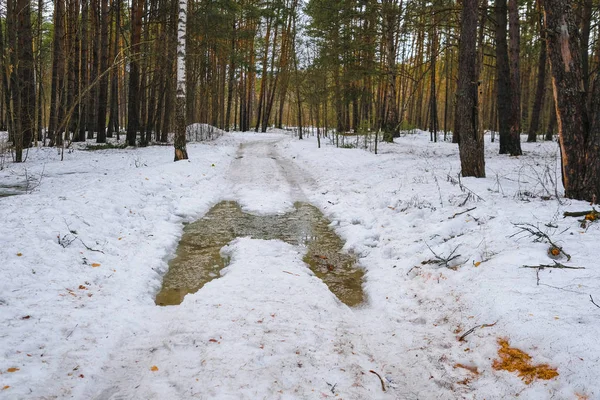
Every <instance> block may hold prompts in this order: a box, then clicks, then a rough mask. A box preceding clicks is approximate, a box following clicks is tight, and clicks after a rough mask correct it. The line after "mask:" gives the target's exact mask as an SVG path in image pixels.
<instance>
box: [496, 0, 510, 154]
mask: <svg viewBox="0 0 600 400" xmlns="http://www.w3.org/2000/svg"><path fill="white" fill-rule="evenodd" d="M495 6H496V87H497V88H498V89H497V92H496V93H497V97H498V99H497V101H496V106H497V107H498V130H499V131H500V132H499V133H500V154H509V153H510V127H511V118H510V115H511V114H512V105H511V102H512V92H511V81H510V65H509V60H508V43H507V41H506V34H507V30H506V24H507V23H508V22H507V7H506V0H496V4H495Z"/></svg>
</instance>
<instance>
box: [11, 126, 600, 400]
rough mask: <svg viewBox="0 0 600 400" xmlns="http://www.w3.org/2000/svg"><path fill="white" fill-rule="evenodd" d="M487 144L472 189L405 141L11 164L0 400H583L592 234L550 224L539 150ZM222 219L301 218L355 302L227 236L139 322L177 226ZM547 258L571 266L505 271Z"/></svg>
mask: <svg viewBox="0 0 600 400" xmlns="http://www.w3.org/2000/svg"><path fill="white" fill-rule="evenodd" d="M489 139H490V138H489V136H487V137H486V140H487V141H486V147H487V148H486V163H487V175H488V177H487V178H485V179H474V178H462V179H459V178H458V173H459V160H458V149H457V147H456V145H453V144H451V143H446V142H439V143H431V142H429V135H428V134H426V133H423V132H418V133H416V134H412V135H407V136H404V137H401V138H398V139H396V140H395V142H394V143H393V144H381V145H380V147H379V153H380V154H378V155H375V154H374V153H372V152H368V151H365V150H361V149H356V148H353V149H349V148H336V147H335V146H334V145H333V143H332V141H331V140H330V139H327V138H324V139H323V140H322V142H323V143H322V144H323V146H322V148H321V149H317V143H316V138H315V137H313V136H311V137H308V138H306V139H305V140H302V141H299V140H298V139H297V138H294V137H291V136H290V135H289V134H286V133H283V132H274V133H270V134H252V133H246V134H241V133H234V134H226V135H225V136H223V137H221V138H220V139H218V140H216V141H215V142H212V143H205V144H189V145H188V152H189V155H190V160H189V161H182V162H177V163H173V162H172V157H173V149H172V148H171V147H161V146H153V147H147V148H138V149H112V150H101V151H93V152H89V151H83V150H73V151H68V152H66V153H65V154H64V161H62V162H61V161H60V154H58V153H57V151H56V150H55V149H50V148H36V149H32V150H30V151H29V154H28V160H27V162H26V163H24V164H21V165H15V164H6V168H5V169H4V170H2V171H0V192H2V190H8V189H2V186H6V187H8V186H16V187H13V188H11V189H10V190H13V191H15V190H16V191H17V192H19V191H20V193H21V194H19V195H15V196H9V197H0V221H1V222H0V238H1V239H0V240H1V242H2V245H1V246H0V326H1V327H2V328H1V329H0V398H1V399H98V400H100V399H107V400H108V399H112V400H117V399H191V398H198V399H241V398H244V399H317V398H321V399H327V398H331V399H334V398H335V399H501V398H514V397H517V396H518V397H520V398H524V399H598V398H600V384H599V383H598V382H600V369H598V368H597V366H598V363H599V362H600V341H599V340H598V339H597V336H598V332H600V308H598V307H597V306H596V305H595V304H593V303H592V301H590V300H591V299H594V300H595V301H596V303H598V304H600V279H599V278H600V263H599V262H598V255H597V253H598V243H600V222H598V221H594V222H590V223H589V224H587V226H586V227H582V225H581V222H580V221H579V219H580V218H579V219H578V218H563V212H564V211H584V210H589V209H590V208H591V207H590V205H589V204H586V203H584V202H577V201H570V200H566V199H564V198H557V197H556V193H562V188H561V185H560V169H559V164H558V160H557V157H558V148H557V145H556V143H523V149H524V153H525V154H524V155H523V156H522V157H508V156H500V155H498V154H497V148H498V145H497V143H490V140H489ZM222 200H235V201H237V202H238V203H239V204H240V205H241V206H242V208H243V209H244V211H246V212H250V213H255V214H273V213H283V212H286V211H289V210H290V209H291V208H292V207H293V204H294V202H295V201H305V202H309V203H311V204H313V205H314V206H316V207H318V208H319V209H320V210H321V211H322V212H323V214H324V215H325V216H326V217H327V218H328V219H329V220H330V221H331V228H332V229H334V230H335V232H336V233H337V234H338V235H339V236H340V237H341V238H343V240H345V242H346V244H345V250H346V251H347V252H349V253H352V254H354V255H356V256H357V258H358V260H359V263H360V266H361V267H362V268H364V270H365V276H364V284H363V289H364V291H365V294H366V301H365V302H364V304H362V305H360V306H357V307H352V308H350V307H347V306H346V305H344V304H343V303H341V302H340V301H339V300H338V299H337V298H336V297H335V296H334V295H333V294H332V293H331V292H330V291H329V290H328V288H327V286H325V285H324V284H323V282H321V281H320V280H319V279H318V278H316V277H315V276H314V274H313V273H312V272H311V271H310V270H309V269H308V267H307V265H306V264H304V262H303V260H302V257H303V253H304V251H305V249H304V248H302V247H298V246H292V245H290V244H286V243H283V242H281V241H275V240H271V241H267V240H256V239H252V238H239V239H236V240H234V241H233V242H232V243H230V244H229V245H228V246H226V247H227V248H226V250H224V252H226V253H227V254H228V255H229V256H230V257H231V262H230V264H229V266H228V267H227V268H225V269H224V270H223V272H222V276H221V277H220V278H218V279H215V280H213V281H211V282H209V283H208V284H206V285H205V286H204V287H203V288H202V289H200V290H199V291H198V292H197V293H195V294H189V295H187V296H186V297H185V299H184V301H183V302H182V303H181V305H178V306H167V307H159V306H156V305H155V303H154V298H155V296H156V293H157V292H158V290H159V289H160V286H161V281H162V276H163V275H164V274H165V272H166V271H167V269H168V261H169V259H171V258H172V257H173V255H174V252H175V249H176V247H177V244H178V241H179V238H180V237H181V234H182V232H183V227H184V222H191V221H194V220H196V219H198V218H200V217H202V216H203V215H204V214H205V213H206V212H207V211H208V210H209V209H210V208H211V207H212V206H213V205H215V204H216V203H218V202H220V201H222ZM515 224H531V225H530V226H527V228H529V229H531V230H532V231H534V232H537V233H538V236H539V237H538V236H533V237H532V236H530V235H529V234H527V232H524V231H523V230H522V229H521V228H519V227H517V226H515ZM544 235H546V236H544ZM536 239H540V240H536ZM548 240H550V241H552V242H553V243H555V244H556V245H558V246H559V247H562V250H563V251H564V253H567V254H568V255H569V256H570V259H569V258H568V257H567V256H566V255H564V254H562V253H560V254H558V256H556V257H554V256H552V257H554V258H555V259H553V258H551V255H549V253H548V250H549V246H550V244H549V243H548V242H547V241H548ZM451 254H452V256H450V255H451ZM456 255H458V257H455V258H453V257H454V256H456ZM450 258H452V259H451V260H449V259H450ZM441 259H446V261H447V262H443V261H440V260H441ZM438 261H439V262H438ZM554 261H556V262H558V263H560V264H562V265H566V266H576V267H584V268H585V269H557V268H545V269H531V268H522V267H523V266H524V265H530V266H536V265H554ZM284 272H285V273H284ZM590 296H593V297H590ZM471 328H475V329H473V330H472V331H471ZM465 335H466V336H465ZM507 346H511V347H510V348H509V347H507ZM517 349H519V350H517ZM527 355H528V356H527ZM529 356H530V357H531V358H528V357H529ZM543 364H547V366H546V367H544V366H543ZM514 369H520V370H521V371H522V372H521V376H519V374H518V371H514ZM554 369H555V370H556V373H558V375H557V376H555V375H556V373H555V372H554ZM510 370H513V371H514V372H510ZM371 371H372V372H371ZM380 378H381V379H380ZM544 378H551V379H544ZM384 389H385V390H384Z"/></svg>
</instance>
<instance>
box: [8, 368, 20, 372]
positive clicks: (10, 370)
mask: <svg viewBox="0 0 600 400" xmlns="http://www.w3.org/2000/svg"><path fill="white" fill-rule="evenodd" d="M18 370H19V368H9V369H7V370H6V372H17V371H18Z"/></svg>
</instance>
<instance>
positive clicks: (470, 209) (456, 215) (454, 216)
mask: <svg viewBox="0 0 600 400" xmlns="http://www.w3.org/2000/svg"><path fill="white" fill-rule="evenodd" d="M476 208H477V207H473V208H469V209H468V210H465V211H463V212H459V213H456V214H454V215H453V216H451V217H448V219H452V218H456V217H458V216H459V215H462V214H464V213H468V212H469V211H473V210H474V209H476Z"/></svg>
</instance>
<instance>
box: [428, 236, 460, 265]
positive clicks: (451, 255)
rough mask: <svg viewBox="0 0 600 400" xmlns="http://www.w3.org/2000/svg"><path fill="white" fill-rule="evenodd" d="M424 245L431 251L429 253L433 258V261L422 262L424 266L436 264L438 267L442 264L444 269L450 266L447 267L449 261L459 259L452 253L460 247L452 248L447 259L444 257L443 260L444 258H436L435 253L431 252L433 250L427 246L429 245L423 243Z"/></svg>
mask: <svg viewBox="0 0 600 400" xmlns="http://www.w3.org/2000/svg"><path fill="white" fill-rule="evenodd" d="M425 245H426V246H427V248H428V249H429V251H431V253H432V254H433V255H434V256H435V260H428V261H424V262H423V263H424V264H429V263H433V264H438V265H442V264H444V266H445V267H446V268H450V265H449V263H450V261H452V260H454V259H456V258H458V257H460V254H457V255H454V253H456V250H458V247H459V246H460V245H458V246H456V247H455V248H454V250H452V252H451V253H450V255H449V256H448V257H445V258H444V257H440V256H438V255H437V254H436V253H435V251H433V249H432V248H431V247H430V246H429V244H427V242H425ZM423 263H422V264H423Z"/></svg>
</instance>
